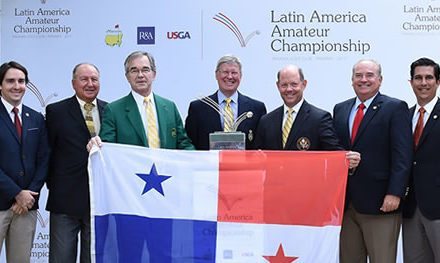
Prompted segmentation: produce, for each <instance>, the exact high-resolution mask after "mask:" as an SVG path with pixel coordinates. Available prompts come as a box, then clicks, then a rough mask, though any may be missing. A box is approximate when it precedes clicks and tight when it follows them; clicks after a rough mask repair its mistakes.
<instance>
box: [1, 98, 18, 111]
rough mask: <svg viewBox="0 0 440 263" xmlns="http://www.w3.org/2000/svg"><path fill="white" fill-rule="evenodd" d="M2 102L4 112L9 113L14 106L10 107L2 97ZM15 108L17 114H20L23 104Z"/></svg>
mask: <svg viewBox="0 0 440 263" xmlns="http://www.w3.org/2000/svg"><path fill="white" fill-rule="evenodd" d="M0 98H1V100H2V103H3V105H4V106H5V108H6V111H7V112H9V113H11V112H12V109H13V108H14V106H12V105H11V104H9V102H7V101H6V100H5V99H4V98H3V97H0ZM15 108H17V109H18V112H19V113H20V114H21V113H22V109H23V103H20V104H18V106H16V107H15Z"/></svg>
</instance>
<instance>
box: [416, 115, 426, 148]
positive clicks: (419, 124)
mask: <svg viewBox="0 0 440 263" xmlns="http://www.w3.org/2000/svg"><path fill="white" fill-rule="evenodd" d="M425 112H426V110H425V109H424V108H423V107H421V108H420V109H419V119H418V120H417V124H416V128H415V129H414V147H417V145H418V144H419V141H420V137H422V132H423V118H424V117H425Z"/></svg>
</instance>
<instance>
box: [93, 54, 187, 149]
mask: <svg viewBox="0 0 440 263" xmlns="http://www.w3.org/2000/svg"><path fill="white" fill-rule="evenodd" d="M124 66H125V77H126V78H127V80H128V82H129V83H130V86H131V92H130V93H129V94H128V95H127V96H125V97H122V98H121V99H119V100H116V101H114V102H112V103H109V104H108V105H107V106H106V108H105V110H104V114H103V120H102V125H101V130H100V133H99V137H95V138H93V139H92V140H91V142H90V143H89V144H88V145H87V148H88V149H89V150H90V148H91V146H92V145H93V144H97V145H100V144H101V141H104V142H114V143H123V144H131V145H139V146H146V147H150V148H166V149H185V150H193V149H194V146H193V145H192V144H191V140H190V139H189V138H188V136H187V134H186V132H185V129H184V128H183V123H182V119H181V117H180V114H179V111H178V110H177V107H176V105H175V104H174V102H172V101H170V100H168V99H165V98H162V97H160V96H158V95H157V94H154V93H153V91H152V86H153V81H154V79H155V77H156V65H155V62H154V58H153V56H152V55H151V54H149V53H148V52H143V51H135V52H133V53H131V54H130V55H128V57H127V58H126V60H125V63H124Z"/></svg>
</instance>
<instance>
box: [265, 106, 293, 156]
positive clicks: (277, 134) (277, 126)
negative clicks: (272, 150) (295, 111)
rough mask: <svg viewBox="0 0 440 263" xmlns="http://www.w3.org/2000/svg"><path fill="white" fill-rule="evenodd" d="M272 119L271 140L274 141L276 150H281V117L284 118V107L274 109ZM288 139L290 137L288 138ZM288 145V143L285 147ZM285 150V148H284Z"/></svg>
mask: <svg viewBox="0 0 440 263" xmlns="http://www.w3.org/2000/svg"><path fill="white" fill-rule="evenodd" d="M274 114H275V115H274V119H275V123H274V125H272V126H271V127H272V128H271V129H272V130H273V133H269V134H273V135H274V136H273V138H274V140H275V144H276V149H283V117H284V106H281V107H279V108H278V109H276V111H275V113H274ZM289 137H290V136H289ZM287 144H288V141H287V143H286V145H287ZM286 148H287V147H286Z"/></svg>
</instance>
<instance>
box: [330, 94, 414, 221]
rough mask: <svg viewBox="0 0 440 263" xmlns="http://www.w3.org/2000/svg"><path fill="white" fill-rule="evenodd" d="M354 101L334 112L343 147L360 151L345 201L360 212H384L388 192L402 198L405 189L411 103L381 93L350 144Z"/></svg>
mask: <svg viewBox="0 0 440 263" xmlns="http://www.w3.org/2000/svg"><path fill="white" fill-rule="evenodd" d="M354 103H355V98H352V99H349V100H347V101H344V102H341V103H339V104H337V105H336V106H335V107H334V112H333V121H334V124H335V129H336V132H337V134H338V136H339V140H340V142H341V144H342V146H343V147H344V149H346V150H352V151H356V152H359V153H360V154H361V161H360V163H359V166H358V167H357V168H356V169H355V171H354V174H352V175H350V176H349V177H348V182H347V193H346V202H345V204H346V206H347V205H348V204H349V203H350V202H351V203H352V204H353V207H354V208H355V209H356V211H358V212H359V213H363V214H373V215H374V214H382V212H381V211H380V207H381V206H382V203H383V200H384V198H385V195H387V194H391V195H395V196H399V197H402V198H403V197H404V196H405V192H406V187H407V183H408V178H409V174H410V170H411V161H412V147H413V146H412V128H411V119H410V117H409V111H408V106H407V104H406V102H404V101H401V100H397V99H394V98H390V97H388V96H385V95H382V94H380V93H379V94H378V95H377V96H376V97H375V98H374V100H373V101H372V103H371V104H370V106H369V107H368V110H367V111H366V113H365V115H364V118H363V120H362V122H361V125H360V126H359V130H358V133H357V136H356V138H355V141H354V142H353V144H351V140H350V130H349V117H350V111H351V109H352V107H353V105H354ZM401 204H402V202H401ZM399 209H400V207H399ZM399 209H398V210H397V211H399Z"/></svg>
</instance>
